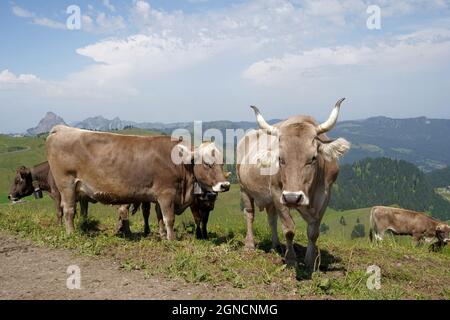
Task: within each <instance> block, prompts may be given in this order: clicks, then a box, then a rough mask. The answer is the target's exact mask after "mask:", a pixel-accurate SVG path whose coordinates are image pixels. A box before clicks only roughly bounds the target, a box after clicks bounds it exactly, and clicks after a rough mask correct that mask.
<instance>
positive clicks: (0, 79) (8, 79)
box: [0, 69, 41, 89]
mask: <svg viewBox="0 0 450 320" xmlns="http://www.w3.org/2000/svg"><path fill="white" fill-rule="evenodd" d="M40 82H41V80H40V79H39V78H38V77H37V76H35V75H34V74H19V75H16V74H14V73H12V72H11V71H9V70H8V69H6V70H3V71H2V72H0V89H8V88H15V87H17V86H20V85H31V84H37V83H40Z"/></svg>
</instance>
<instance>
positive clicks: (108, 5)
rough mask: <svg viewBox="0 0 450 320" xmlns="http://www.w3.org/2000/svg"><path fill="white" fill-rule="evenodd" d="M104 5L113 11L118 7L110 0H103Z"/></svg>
mask: <svg viewBox="0 0 450 320" xmlns="http://www.w3.org/2000/svg"><path fill="white" fill-rule="evenodd" d="M102 3H103V5H104V6H105V7H106V8H107V9H108V10H109V11H111V12H114V11H116V7H114V6H113V5H112V4H111V2H110V0H102Z"/></svg>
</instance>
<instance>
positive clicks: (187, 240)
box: [0, 185, 450, 299]
mask: <svg viewBox="0 0 450 320" xmlns="http://www.w3.org/2000/svg"><path fill="white" fill-rule="evenodd" d="M216 207H217V209H216V210H215V211H214V212H213V214H212V216H211V220H210V223H209V225H208V227H209V232H210V239H209V240H208V241H198V240H196V239H195V238H194V235H193V228H192V225H193V219H192V217H191V214H190V212H189V211H187V212H185V213H184V214H183V215H182V216H179V217H177V220H176V234H177V240H178V241H175V242H168V241H165V240H163V241H161V240H160V239H159V237H158V236H157V234H156V230H157V227H156V221H155V215H154V212H152V216H151V222H152V225H151V227H152V235H151V236H150V237H143V235H142V230H143V222H142V218H141V215H140V214H139V213H138V214H137V215H136V216H134V217H132V218H131V228H132V231H133V234H134V235H133V236H132V237H131V238H130V239H126V238H122V237H118V236H116V235H115V226H116V220H117V214H116V211H115V208H114V207H111V206H103V205H91V208H90V218H89V222H88V223H86V224H84V225H82V224H81V222H80V221H79V220H77V223H78V228H77V232H76V233H75V234H74V235H72V236H67V235H66V234H65V231H64V228H63V227H61V226H58V225H56V223H55V220H56V218H55V212H54V209H53V203H52V201H51V200H50V199H49V198H47V197H46V198H44V199H43V200H34V199H31V198H30V200H29V201H28V202H26V203H23V204H18V205H10V204H2V205H0V230H3V231H7V232H9V233H13V234H17V235H19V236H21V237H23V238H26V239H31V240H32V241H34V242H35V243H37V244H38V245H41V246H47V247H54V248H68V249H72V250H74V251H75V252H78V253H79V254H82V255H91V256H97V255H102V256H108V257H112V258H114V259H117V260H118V261H119V263H120V265H121V266H122V268H123V269H124V270H129V271H131V270H141V271H143V272H144V273H145V275H148V276H161V277H167V278H170V279H180V280H183V281H186V282H189V283H207V284H208V285H210V286H213V287H216V286H225V287H226V288H230V290H238V293H237V294H239V292H242V295H243V296H248V295H249V294H253V293H254V296H253V297H255V298H262V299H269V298H283V299H284V298H288V299H300V298H313V299H316V298H319V299H320V298H330V297H333V298H345V299H366V298H367V299H399V298H413V299H414V298H424V299H425V298H438V299H439V298H440V299H447V298H448V291H445V290H446V288H447V289H448V288H449V287H450V276H449V274H448V265H449V262H450V250H449V248H444V250H443V252H441V253H429V252H428V250H427V247H425V246H424V247H421V248H416V247H415V246H413V244H412V242H411V241H410V239H409V238H401V239H399V238H394V237H391V238H388V239H387V240H386V241H385V242H384V243H383V244H382V245H376V246H375V245H371V244H370V243H369V242H368V240H367V238H365V239H357V240H350V237H349V233H350V232H351V228H350V226H349V225H350V223H349V222H350V221H353V220H356V218H357V217H359V218H360V220H361V222H363V221H365V217H366V216H367V212H368V210H367V209H363V210H353V211H349V212H335V211H333V210H329V212H327V214H326V216H325V219H324V221H326V223H327V224H329V225H330V231H329V232H328V234H325V235H321V237H320V238H319V242H318V243H319V247H320V250H321V256H322V270H321V271H320V272H316V273H314V274H312V275H310V274H309V273H308V272H307V271H306V269H305V268H304V265H303V264H302V261H301V260H302V258H303V256H302V255H304V250H305V248H304V247H305V244H306V243H307V242H306V233H305V231H306V230H305V223H304V222H303V220H301V219H300V218H299V217H298V214H297V213H294V212H293V214H294V215H295V217H296V218H295V220H296V222H297V232H296V237H295V241H296V243H297V244H298V253H299V263H300V264H299V267H298V268H297V269H289V268H286V267H285V265H284V264H283V262H282V257H281V256H280V254H279V253H277V252H274V251H271V250H270V233H269V230H268V227H267V222H266V216H265V214H263V213H259V214H257V216H256V219H255V235H256V238H257V241H258V249H257V250H256V251H247V250H246V249H245V248H244V246H243V242H244V238H245V218H244V216H243V214H242V213H241V212H240V210H239V198H238V188H237V186H236V185H233V188H232V190H231V191H230V192H229V193H227V194H223V195H221V196H220V198H219V200H218V203H217V206H216ZM342 215H344V216H345V218H346V220H347V226H346V227H344V232H342V230H341V229H340V227H342V226H341V225H340V224H339V218H340V217H341V216H342ZM279 231H281V230H279ZM281 236H282V235H281V232H280V237H281ZM372 264H376V265H378V266H379V267H380V268H381V270H382V280H381V281H382V288H381V290H379V291H371V290H368V289H367V287H366V281H367V278H368V275H366V269H367V267H368V266H369V265H372ZM233 288H234V289H233Z"/></svg>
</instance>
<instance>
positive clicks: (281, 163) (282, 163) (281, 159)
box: [278, 157, 286, 166]
mask: <svg viewBox="0 0 450 320" xmlns="http://www.w3.org/2000/svg"><path fill="white" fill-rule="evenodd" d="M278 161H279V162H280V165H282V166H284V165H285V164H286V161H285V160H284V159H283V158H281V157H280V158H278Z"/></svg>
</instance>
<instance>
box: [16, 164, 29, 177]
mask: <svg viewBox="0 0 450 320" xmlns="http://www.w3.org/2000/svg"><path fill="white" fill-rule="evenodd" d="M17 173H18V174H20V177H21V178H22V179H25V178H26V177H27V175H29V174H30V169H28V168H26V167H24V166H22V167H20V168H18V169H17Z"/></svg>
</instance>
